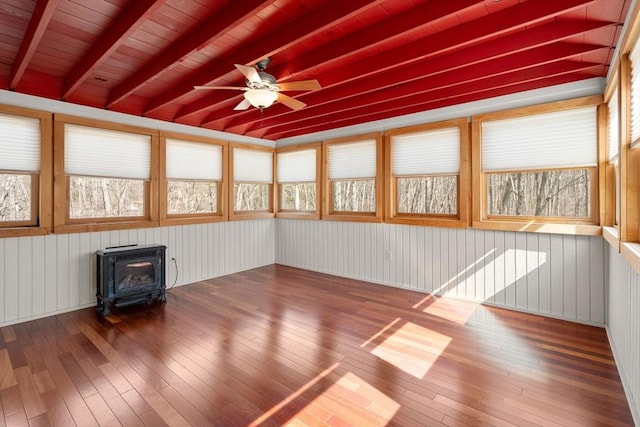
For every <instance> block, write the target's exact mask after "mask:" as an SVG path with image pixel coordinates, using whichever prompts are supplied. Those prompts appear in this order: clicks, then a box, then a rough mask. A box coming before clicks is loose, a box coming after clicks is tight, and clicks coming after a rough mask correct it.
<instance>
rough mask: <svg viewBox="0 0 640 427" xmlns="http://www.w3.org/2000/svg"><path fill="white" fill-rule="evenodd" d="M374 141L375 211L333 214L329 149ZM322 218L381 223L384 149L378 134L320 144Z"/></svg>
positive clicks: (382, 213) (344, 138) (329, 140)
mask: <svg viewBox="0 0 640 427" xmlns="http://www.w3.org/2000/svg"><path fill="white" fill-rule="evenodd" d="M369 139H374V140H375V141H376V177H375V178H373V179H374V180H375V187H376V191H375V193H376V211H375V212H371V213H369V212H337V211H336V212H334V211H333V192H332V190H333V186H332V183H331V181H330V180H329V147H330V146H332V145H336V144H348V143H355V142H360V141H364V140H369ZM321 204H322V216H321V218H322V219H323V220H329V221H353V222H382V221H383V216H384V147H383V143H382V134H381V133H380V132H375V133H367V134H362V135H354V136H348V137H342V138H334V139H328V140H325V141H323V142H322V201H321Z"/></svg>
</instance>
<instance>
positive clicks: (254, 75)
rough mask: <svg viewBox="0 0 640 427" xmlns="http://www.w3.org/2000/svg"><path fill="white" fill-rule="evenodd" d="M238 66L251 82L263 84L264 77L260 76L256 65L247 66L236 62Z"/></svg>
mask: <svg viewBox="0 0 640 427" xmlns="http://www.w3.org/2000/svg"><path fill="white" fill-rule="evenodd" d="M235 65H236V68H237V69H238V70H240V72H241V73H242V74H244V76H245V77H246V78H247V80H249V81H250V82H251V83H258V84H262V79H261V78H260V74H258V70H256V69H255V68H254V67H247V66H246V65H242V64H235Z"/></svg>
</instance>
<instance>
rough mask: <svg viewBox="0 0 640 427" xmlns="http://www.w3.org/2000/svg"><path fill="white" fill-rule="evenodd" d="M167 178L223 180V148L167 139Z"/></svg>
mask: <svg viewBox="0 0 640 427" xmlns="http://www.w3.org/2000/svg"><path fill="white" fill-rule="evenodd" d="M167 178H168V179H202V180H209V181H220V180H222V147H221V146H219V145H215V144H206V143H201V142H191V141H182V140H178V139H167Z"/></svg>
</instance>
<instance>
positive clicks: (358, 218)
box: [322, 213, 382, 222]
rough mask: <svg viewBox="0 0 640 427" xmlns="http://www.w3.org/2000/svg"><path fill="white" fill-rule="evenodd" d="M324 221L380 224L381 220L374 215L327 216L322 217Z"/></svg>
mask: <svg viewBox="0 0 640 427" xmlns="http://www.w3.org/2000/svg"><path fill="white" fill-rule="evenodd" d="M322 219H323V220H325V221H345V222H348V221H351V222H382V218H381V217H379V216H376V215H373V214H371V215H358V214H355V213H354V214H328V215H323V216H322Z"/></svg>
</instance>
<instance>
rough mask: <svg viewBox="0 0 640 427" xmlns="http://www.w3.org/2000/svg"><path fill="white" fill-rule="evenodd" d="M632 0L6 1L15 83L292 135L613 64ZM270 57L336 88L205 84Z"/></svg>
mask: <svg viewBox="0 0 640 427" xmlns="http://www.w3.org/2000/svg"><path fill="white" fill-rule="evenodd" d="M629 3H630V0H591V1H589V0H528V1H527V0H378V1H371V0H368V1H365V0H269V1H265V0H242V1H239V0H192V1H189V0H89V1H87V0H37V1H28V0H0V88H2V89H9V90H13V91H16V92H21V93H26V94H32V95H38V96H42V97H46V98H53V99H61V100H65V101H67V102H70V103H76V104H82V105H89V106H94V107H99V108H106V109H109V110H114V111H120V112H125V113H129V114H134V115H141V116H146V117H152V118H157V119H161V120H166V121H172V122H176V123H183V124H188V125H194V126H201V127H204V128H209V129H216V130H222V131H227V132H231V133H236V134H243V135H249V136H255V137H261V138H266V139H273V140H277V139H280V138H285V137H292V136H298V135H303V134H307V133H311V132H318V131H322V130H327V129H333V128H337V127H342V126H348V125H354V124H359V123H364V122H369V121H373V120H379V119H386V118H390V117H396V116H400V115H405V114H410V113H415V112H419V111H427V110H430V109H433V108H438V107H444V106H449V105H454V104H459V103H462V102H468V101H475V100H479V99H485V98H489V97H493V96H499V95H505V94H509V93H515V92H520V91H523V90H529V89H536V88H541V87H546V86H550V85H556V84H560V83H568V82H573V81H578V80H582V79H587V78H592V77H604V76H606V74H607V71H608V68H609V65H610V62H611V58H612V55H613V51H614V49H615V46H616V43H617V41H618V39H619V35H620V32H621V29H622V23H623V22H624V19H625V16H626V14H627V12H628V8H629ZM265 57H270V58H271V60H272V61H271V64H270V66H269V67H268V68H267V70H266V71H267V72H269V73H270V74H272V75H274V76H275V77H276V78H277V79H278V81H279V82H290V81H297V80H307V79H317V80H318V81H319V82H320V84H321V85H322V89H321V90H317V91H312V92H287V94H288V95H290V96H293V97H294V98H296V99H298V100H300V101H302V102H304V103H306V104H307V107H305V108H304V109H302V110H299V111H293V110H291V109H289V108H287V107H286V106H284V105H282V104H279V103H276V104H274V105H273V106H271V107H269V108H267V109H265V110H264V111H262V112H261V111H260V110H259V109H256V108H250V109H249V110H246V111H234V110H233V108H234V106H235V105H237V104H238V103H239V102H240V101H241V100H242V99H243V98H242V93H243V92H241V91H229V90H206V91H203V90H199V91H198V90H194V88H193V86H194V85H231V86H244V77H243V75H242V74H241V73H240V72H239V71H238V70H237V69H236V68H235V67H234V64H236V63H238V64H245V65H253V64H255V63H256V62H257V61H259V60H261V59H263V58H265ZM0 102H1V100H0Z"/></svg>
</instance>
